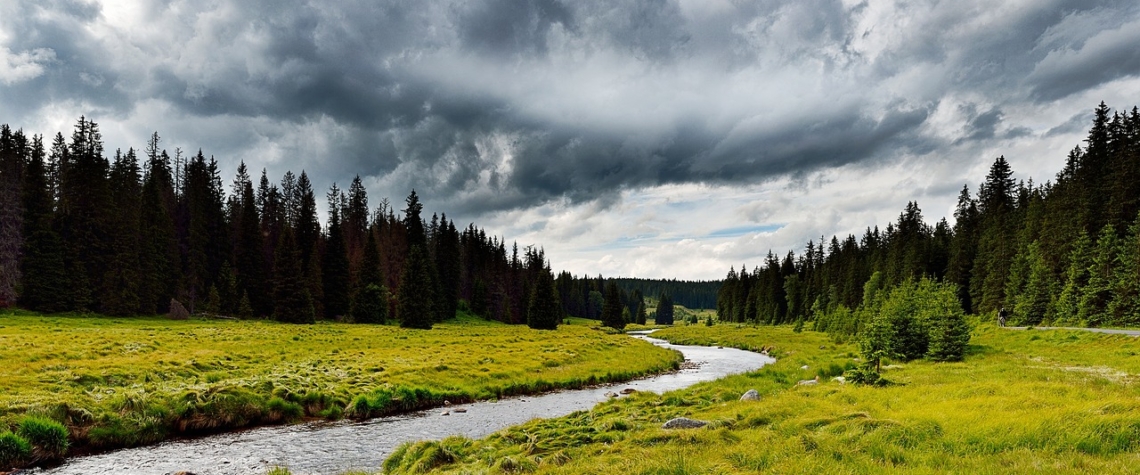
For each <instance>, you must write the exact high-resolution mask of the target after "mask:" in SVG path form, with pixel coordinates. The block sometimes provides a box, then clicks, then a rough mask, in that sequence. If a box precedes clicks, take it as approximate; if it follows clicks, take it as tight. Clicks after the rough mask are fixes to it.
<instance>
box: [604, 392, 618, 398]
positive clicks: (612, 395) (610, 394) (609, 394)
mask: <svg viewBox="0 0 1140 475" xmlns="http://www.w3.org/2000/svg"><path fill="white" fill-rule="evenodd" d="M606 397H618V395H617V393H615V392H613V391H610V392H608V393H606Z"/></svg>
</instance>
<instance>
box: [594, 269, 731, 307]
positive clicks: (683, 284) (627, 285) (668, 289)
mask: <svg viewBox="0 0 1140 475" xmlns="http://www.w3.org/2000/svg"><path fill="white" fill-rule="evenodd" d="M607 280H610V281H613V282H614V283H616V284H617V286H618V288H620V289H622V290H623V291H625V292H633V291H635V290H637V291H640V292H641V294H642V295H645V296H648V297H654V298H656V297H659V296H660V295H661V294H667V295H669V296H670V297H672V298H673V303H674V304H677V305H682V306H684V307H687V308H691V309H712V308H716V296H717V292H719V291H720V286H721V281H719V280H710V281H689V280H676V279H670V280H665V279H635V278H628V277H617V278H610V279H607Z"/></svg>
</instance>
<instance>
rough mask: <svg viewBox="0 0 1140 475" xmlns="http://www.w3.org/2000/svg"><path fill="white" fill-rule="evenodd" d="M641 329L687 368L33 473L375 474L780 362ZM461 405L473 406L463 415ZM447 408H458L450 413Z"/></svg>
mask: <svg viewBox="0 0 1140 475" xmlns="http://www.w3.org/2000/svg"><path fill="white" fill-rule="evenodd" d="M635 333H637V334H635V335H634V338H641V339H645V340H646V341H649V342H650V343H653V344H654V345H657V346H661V347H664V348H670V349H675V350H678V351H680V352H681V353H682V354H684V355H685V364H684V367H683V369H681V370H680V371H676V372H672V373H668V374H662V375H658V376H653V377H649V378H644V379H639V380H635V381H630V382H627V383H618V384H611V385H605V386H598V387H592V388H587V389H579V390H569V391H559V392H554V393H548V394H542V395H537V396H523V397H515V398H508V399H501V400H498V401H487V402H477V403H472V404H464V405H462V406H455V407H450V408H437V409H429V410H424V411H419V412H413V413H408V414H404V415H399V416H392V417H382V418H377V419H371V420H368V421H363V422H354V421H338V422H311V423H305V424H296V425H287V426H273V427H262V428H257V429H250V430H244V431H238V432H230V433H225V434H219V435H213V436H209V437H202V438H197V439H189V440H175V441H169V442H164V443H161V444H157V445H151V446H147V447H139V448H134V449H124V450H116V451H113V452H107V453H103V454H98V455H91V456H85V457H74V458H71V459H68V460H67V462H66V463H65V464H64V465H61V466H59V467H56V468H52V469H46V470H45V469H38V470H34V471H32V472H31V473H34V474H37V475H48V474H50V475H81V474H82V475H91V474H138V475H164V474H167V473H172V472H178V471H183V470H184V471H189V472H193V473H195V474H197V475H247V474H250V475H252V474H264V473H265V472H266V471H267V470H269V469H270V468H272V467H275V466H282V467H288V468H289V469H290V470H291V471H292V472H293V473H294V474H296V475H307V474H313V475H316V474H321V475H325V474H328V475H332V474H337V473H341V472H344V471H347V470H367V471H373V472H374V471H378V470H379V468H380V465H381V464H382V463H383V461H384V459H385V458H386V457H387V456H388V454H390V453H391V452H392V450H394V449H395V448H396V447H397V446H399V445H400V444H401V443H403V442H406V441H409V440H424V439H442V438H444V437H447V436H449V435H463V436H467V437H470V438H482V437H486V436H488V435H490V434H492V433H494V432H496V431H498V430H500V429H503V428H506V427H510V426H513V425H517V424H521V423H524V422H527V421H529V420H531V419H535V418H549V417H558V416H564V415H567V414H570V413H572V412H574V411H579V410H588V409H590V408H592V407H594V405H596V404H598V403H599V402H602V401H605V400H606V399H608V397H607V396H606V393H612V392H619V391H620V390H622V389H625V388H633V389H635V390H637V391H653V392H656V393H661V392H665V391H671V390H674V389H680V388H684V387H687V386H691V385H693V384H696V383H699V382H702V381H711V380H714V379H718V378H721V377H723V376H726V375H729V374H736V373H744V372H748V371H752V370H755V369H758V368H760V367H761V366H764V365H765V364H768V363H771V362H774V361H775V360H774V359H772V358H770V357H768V356H764V355H760V354H758V353H753V352H749V351H743V350H737V349H732V348H713V347H704V346H683V345H673V344H670V343H668V342H665V341H663V340H659V339H655V338H649V337H648V336H646V333H647V332H635ZM457 407H462V408H464V409H466V410H467V412H466V413H456V412H455V409H456V408H457ZM444 411H449V412H450V413H451V414H450V415H446V416H445V415H442V413H443V412H444Z"/></svg>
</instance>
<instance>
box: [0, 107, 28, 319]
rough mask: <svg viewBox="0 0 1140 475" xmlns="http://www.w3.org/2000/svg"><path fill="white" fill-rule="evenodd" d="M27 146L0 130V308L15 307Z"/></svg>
mask: <svg viewBox="0 0 1140 475" xmlns="http://www.w3.org/2000/svg"><path fill="white" fill-rule="evenodd" d="M26 149H27V144H26V139H25V138H24V134H23V133H22V132H16V133H14V134H13V133H12V131H11V129H10V128H9V127H8V125H7V124H4V125H3V126H0V308H3V307H8V306H11V305H15V304H16V286H17V284H18V282H19V281H20V248H21V247H22V245H23V241H24V239H25V238H24V236H23V231H24V229H23V228H24V223H23V221H24V212H23V210H22V209H21V204H22V203H21V201H22V200H21V197H22V194H23V193H22V192H21V188H22V187H23V181H24V180H23V176H22V175H23V173H24V161H25V160H26V158H27V157H26V155H27V150H26Z"/></svg>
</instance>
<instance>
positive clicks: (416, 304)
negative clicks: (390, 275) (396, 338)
mask: <svg viewBox="0 0 1140 475" xmlns="http://www.w3.org/2000/svg"><path fill="white" fill-rule="evenodd" d="M397 298H398V299H399V304H398V308H397V310H396V316H397V318H399V319H400V326H402V327H404V328H421V329H430V328H431V327H432V324H433V323H434V322H435V309H436V307H435V294H434V292H433V289H432V281H431V263H430V262H429V261H428V256H427V252H425V251H424V248H423V246H422V245H414V246H412V249H411V251H410V252H409V253H408V259H407V262H406V264H405V266H404V273H403V275H401V276H400V289H399V292H398V295H397Z"/></svg>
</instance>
